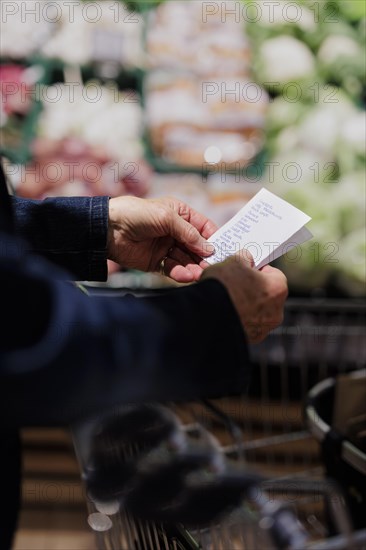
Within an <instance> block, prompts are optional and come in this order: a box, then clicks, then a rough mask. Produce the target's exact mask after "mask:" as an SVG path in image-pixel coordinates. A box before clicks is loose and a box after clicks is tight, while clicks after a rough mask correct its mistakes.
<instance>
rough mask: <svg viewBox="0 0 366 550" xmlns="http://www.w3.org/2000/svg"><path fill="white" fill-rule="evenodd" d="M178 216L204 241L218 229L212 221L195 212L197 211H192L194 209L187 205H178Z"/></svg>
mask: <svg viewBox="0 0 366 550" xmlns="http://www.w3.org/2000/svg"><path fill="white" fill-rule="evenodd" d="M179 215H180V216H181V217H182V218H183V219H185V220H186V221H187V222H189V223H191V224H192V225H193V226H194V227H195V228H196V229H197V230H198V231H199V233H200V234H201V235H202V237H204V238H205V239H209V238H210V237H211V235H213V234H214V233H215V231H217V229H218V227H217V225H216V224H215V223H214V222H213V221H212V220H210V219H209V218H207V217H206V216H204V215H203V214H201V213H200V212H197V210H194V208H191V207H190V206H188V205H187V204H184V203H183V204H182V203H181V204H180V208H179Z"/></svg>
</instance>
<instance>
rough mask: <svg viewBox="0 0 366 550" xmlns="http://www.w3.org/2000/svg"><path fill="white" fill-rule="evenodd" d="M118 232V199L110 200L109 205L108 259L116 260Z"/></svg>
mask: <svg viewBox="0 0 366 550" xmlns="http://www.w3.org/2000/svg"><path fill="white" fill-rule="evenodd" d="M117 232H118V220H117V208H116V199H115V198H114V199H113V198H110V199H109V203H108V229H107V257H108V259H109V260H115V242H116V234H117Z"/></svg>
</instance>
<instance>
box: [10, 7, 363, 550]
mask: <svg viewBox="0 0 366 550" xmlns="http://www.w3.org/2000/svg"><path fill="white" fill-rule="evenodd" d="M365 41H366V3H365V2H362V1H359V0H347V1H344V0H333V1H327V0H321V1H313V2H309V1H305V0H304V1H302V0H297V1H295V2H287V1H285V0H278V1H273V2H272V1H268V2H265V3H262V2H253V1H248V2H246V1H245V0H243V1H236V2H230V1H227V2H204V1H200V0H195V1H179V0H171V1H166V2H154V1H151V2H138V1H135V2H132V1H131V2H123V1H120V0H104V1H102V0H98V1H88V2H86V1H85V2H84V1H82V0H80V1H74V2H66V1H65V2H64V1H63V0H58V1H53V2H49V1H48V0H27V1H21V0H12V1H11V2H6V1H3V2H1V52H0V55H1V67H0V85H1V107H0V108H1V123H0V124H1V141H0V147H1V154H2V155H3V156H4V158H5V169H6V173H7V175H8V178H9V181H10V182H11V185H12V186H13V188H14V190H15V192H16V193H17V194H18V195H20V196H24V197H29V198H37V199H38V198H43V197H46V196H62V195H68V196H71V195H105V194H107V195H110V196H116V195H120V194H132V195H136V196H139V197H156V196H162V195H166V194H169V195H175V196H177V197H179V198H182V199H183V200H185V201H187V202H188V203H190V204H191V205H192V206H194V207H195V208H196V209H198V210H200V211H202V212H204V213H205V214H206V215H208V216H210V217H211V218H212V219H213V220H214V221H216V223H218V224H219V225H221V224H223V223H225V222H226V221H227V220H228V219H229V218H230V217H231V216H232V215H233V214H234V213H236V212H237V210H239V209H240V208H241V207H242V206H243V204H244V203H245V202H246V201H247V200H249V199H250V197H251V196H253V195H254V194H255V193H256V192H257V191H258V190H259V189H261V187H266V188H267V189H269V190H270V191H272V192H274V193H276V194H278V195H279V196H280V197H282V198H283V199H285V200H288V201H289V202H291V203H292V204H294V205H295V206H297V207H298V208H300V209H302V210H304V211H305V212H306V213H307V214H308V215H310V216H311V217H312V221H311V222H310V223H309V229H310V230H311V231H312V233H313V234H314V238H313V239H312V240H311V241H310V242H309V243H306V244H305V245H303V246H302V247H301V249H295V250H294V251H291V252H289V253H288V254H287V255H285V256H284V257H283V258H282V259H281V260H279V261H278V263H279V266H280V267H281V269H283V270H284V271H285V273H286V275H287V277H288V279H289V285H290V296H292V297H295V298H297V297H299V298H304V297H305V298H311V299H315V298H316V299H325V298H342V299H345V300H348V301H349V302H350V303H351V302H354V301H355V300H356V301H359V300H362V299H363V298H365V295H366V292H365V290H366V287H365V278H366V229H365V218H366V212H365V208H366V184H365V151H366V148H365V144H366V138H365V132H366V119H365V99H366V82H365V63H366V61H365ZM162 284H166V283H165V282H163V281H162V280H161V278H160V276H158V275H147V274H142V273H138V272H123V271H121V270H120V269H119V268H118V267H117V266H116V265H113V264H112V263H110V276H109V280H108V283H107V285H109V286H112V287H119V286H122V287H126V286H132V287H154V286H160V285H162ZM26 442H28V443H27V445H28V455H27V459H26V471H28V474H29V476H28V478H27V481H26V483H27V484H28V485H26V490H25V492H26V495H28V498H29V502H31V503H32V504H33V505H34V504H35V503H38V504H37V506H38V505H39V506H40V507H41V508H42V506H43V504H44V506H45V508H47V509H48V510H49V509H50V508H52V499H53V498H54V501H55V503H56V504H57V506H58V508H57V506H56V508H57V516H56V515H55V516H52V514H51V515H50V516H49V517H50V519H49V521H50V522H51V523H52V522H53V533H55V532H57V529H58V526H59V525H64V524H65V523H66V524H67V525H68V526H69V528H70V529H71V530H72V529H73V527H72V526H73V525H74V524H75V531H73V534H72V536H71V535H70V537H69V538H70V541H71V542H70V544H71V546H67V544H68V542H67V539H65V538H64V539H63V542H62V543H60V544H63V545H61V546H57V544H58V543H57V542H56V541H57V540H58V539H57V536H55V537H54V538H53V539H52V537H51V539H49V538H48V539H47V536H46V535H45V534H44V532H43V531H42V529H41V528H40V530H39V531H37V527H36V526H37V524H38V523H39V524H41V523H42V521H43V520H44V518H42V517H40V516H35V515H32V514H34V509H33V508H34V506H33V508H32V506H30V509H29V510H28V511H26V513H28V516H25V517H26V519H25V520H24V521H25V523H24V525H25V527H24V529H25V530H24V529H23V531H21V534H20V535H19V537H20V538H19V539H18V542H17V544H18V546H17V547H18V548H19V549H20V548H22V549H24V550H29V549H30V548H33V547H34V548H48V549H50V548H68V547H70V548H73V549H76V548H88V549H90V548H92V542H91V541H92V539H91V538H90V536H89V534H88V533H86V531H85V533H84V531H83V528H81V527H80V525H84V523H85V522H84V519H83V520H82V521H81V519H80V518H81V517H83V518H84V516H83V513H82V512H80V513H79V511H78V510H79V508H78V507H79V505H81V503H82V502H83V500H84V498H85V495H83V494H82V489H81V486H80V485H79V482H78V467H77V465H76V462H75V460H74V458H73V457H72V456H71V455H70V449H71V442H70V440H69V439H68V438H67V436H65V434H64V433H63V432H60V433H56V432H51V433H49V432H44V433H43V434H40V433H39V432H37V434H34V433H32V432H30V433H28V434H27V435H26ZM50 442H51V443H50ZM50 444H51V447H50ZM50 449H51V450H50ZM45 453H46V454H45ZM47 453H48V455H47ZM41 457H43V458H41ZM51 474H52V475H51ZM55 475H56V477H57V479H58V482H57V483H58V485H56V486H55V487H56V488H55V487H54V486H53V485H52V484H53V483H54V479H55ZM60 484H61V485H60ZM60 487H61V489H60ZM37 491H38V492H37ZM42 491H43V492H42ZM60 491H61V493H62V494H61V493H60ZM68 491H73V498H72V499H71V497H70V494H69V493H68ZM53 495H54V496H53ZM60 495H61V496H60ZM63 498H64V499H65V502H68V504H70V502H71V500H72V502H73V504H74V508H75V510H74V512H75V513H72V510H71V511H70V506H68V508H67V510H66V509H65V510H64V514H65V516H64V518H63V519H62V517H61V519H60V515H59V505H60V502H61V504H62V501H63V500H62V499H63ZM45 503H46V504H45ZM50 503H51V504H50ZM56 504H55V505H56ZM32 510H33V511H32ZM78 514H79V515H78ZM79 516H80V517H79ZM37 518H38V519H37ZM75 518H76V519H75ZM79 520H80V521H79ZM31 526H33V527H31ZM27 529H28V531H27ZM31 533H33V535H34V533H36V536H38V537H39V538H38V539H34V540H35V541H36V542H34V545H35V546H31V544H33V543H32V540H33V539H32V537H31ZM77 533H78V534H77ZM33 535H32V536H33ZM22 537H23V538H22ZM42 537H43V538H42ZM42 545H43V546H42ZM78 545H79V546H78Z"/></svg>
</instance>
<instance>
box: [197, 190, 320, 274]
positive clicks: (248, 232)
mask: <svg viewBox="0 0 366 550" xmlns="http://www.w3.org/2000/svg"><path fill="white" fill-rule="evenodd" d="M310 220H311V218H310V216H308V215H307V214H305V213H304V212H302V211H301V210H299V209H298V208H296V207H295V206H292V204H290V203H288V202H286V201H284V200H283V199H281V198H280V197H277V196H276V195H274V194H273V193H271V192H270V191H268V190H267V189H264V188H263V189H261V190H260V191H259V192H258V193H257V194H256V195H255V196H254V197H253V198H252V199H251V200H250V201H249V202H247V204H246V205H245V206H243V208H242V209H241V210H239V212H238V213H237V214H235V216H234V217H233V218H231V220H229V221H228V222H227V223H226V224H225V225H223V226H222V227H221V228H220V229H218V231H216V233H214V234H213V235H212V236H211V237H210V238H209V239H208V242H209V243H212V244H213V245H214V247H215V253H214V254H213V255H212V256H210V257H209V258H206V261H207V262H208V263H209V264H215V263H217V262H222V261H223V260H225V259H226V258H228V257H229V256H232V255H233V254H235V253H236V252H239V250H242V249H243V248H245V249H247V250H249V252H250V253H251V254H252V256H253V258H254V265H255V267H256V268H257V269H260V268H261V267H263V266H264V265H266V264H268V263H269V262H271V261H273V260H275V259H277V258H279V257H280V256H282V255H283V254H286V253H287V252H289V251H290V250H291V249H292V248H294V247H295V246H298V245H300V244H302V243H304V242H305V241H307V240H309V239H311V238H312V234H311V233H310V231H309V230H308V229H307V228H306V227H304V226H305V224H306V223H307V222H308V221H310Z"/></svg>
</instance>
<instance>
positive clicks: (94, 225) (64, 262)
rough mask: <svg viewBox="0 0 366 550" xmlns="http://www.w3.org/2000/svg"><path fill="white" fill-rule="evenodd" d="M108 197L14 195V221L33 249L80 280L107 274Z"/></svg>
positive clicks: (18, 230) (103, 278) (99, 277)
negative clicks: (29, 198)
mask: <svg viewBox="0 0 366 550" xmlns="http://www.w3.org/2000/svg"><path fill="white" fill-rule="evenodd" d="M108 201H109V198H108V197H67V198H66V197H65V198H63V197H62V198H51V199H45V200H43V201H39V200H28V199H22V198H19V197H12V206H13V214H14V225H15V229H16V232H17V234H18V235H19V236H20V237H22V238H23V239H25V240H26V241H27V242H28V244H29V246H30V248H31V250H32V251H33V252H35V253H36V254H40V255H41V256H43V257H45V258H47V259H48V260H50V261H52V263H54V264H57V265H58V266H60V267H62V268H65V269H67V270H68V271H69V272H70V274H72V277H71V278H74V279H75V280H79V281H105V280H106V278H107V231H108Z"/></svg>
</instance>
